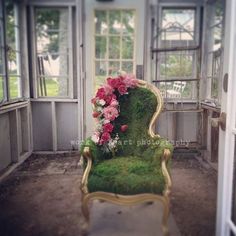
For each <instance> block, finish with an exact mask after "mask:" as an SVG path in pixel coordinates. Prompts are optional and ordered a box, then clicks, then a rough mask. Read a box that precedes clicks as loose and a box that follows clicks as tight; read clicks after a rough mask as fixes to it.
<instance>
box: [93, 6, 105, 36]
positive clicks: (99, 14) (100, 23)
mask: <svg viewBox="0 0 236 236" xmlns="http://www.w3.org/2000/svg"><path fill="white" fill-rule="evenodd" d="M94 21H95V32H96V34H107V29H108V25H107V12H106V11H100V10H96V11H95V19H94Z"/></svg>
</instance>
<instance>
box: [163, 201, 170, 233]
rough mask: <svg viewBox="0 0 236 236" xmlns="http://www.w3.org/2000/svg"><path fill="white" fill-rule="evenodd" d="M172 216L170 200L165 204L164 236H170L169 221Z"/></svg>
mask: <svg viewBox="0 0 236 236" xmlns="http://www.w3.org/2000/svg"><path fill="white" fill-rule="evenodd" d="M169 214H170V205H169V199H167V198H166V199H165V201H164V202H163V217H162V232H163V235H164V236H169V228H168V219H169Z"/></svg>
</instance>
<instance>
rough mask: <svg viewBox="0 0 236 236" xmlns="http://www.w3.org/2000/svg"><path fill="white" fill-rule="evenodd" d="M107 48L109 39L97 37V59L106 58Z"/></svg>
mask: <svg viewBox="0 0 236 236" xmlns="http://www.w3.org/2000/svg"><path fill="white" fill-rule="evenodd" d="M106 50H107V39H106V37H103V36H96V37H95V57H96V58H97V59H105V58H106Z"/></svg>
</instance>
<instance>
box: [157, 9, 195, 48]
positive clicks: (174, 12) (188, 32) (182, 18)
mask: <svg viewBox="0 0 236 236" xmlns="http://www.w3.org/2000/svg"><path fill="white" fill-rule="evenodd" d="M161 28H162V29H161V30H160V34H161V39H162V42H161V43H162V46H165V47H169V46H188V45H191V44H193V42H192V41H193V40H194V38H195V33H194V31H195V10H194V9H178V8H166V9H163V10H162V22H161Z"/></svg>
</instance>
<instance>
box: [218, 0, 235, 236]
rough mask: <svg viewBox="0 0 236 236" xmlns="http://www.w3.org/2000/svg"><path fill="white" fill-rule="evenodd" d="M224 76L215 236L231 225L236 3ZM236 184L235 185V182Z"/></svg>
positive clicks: (230, 8)
mask: <svg viewBox="0 0 236 236" xmlns="http://www.w3.org/2000/svg"><path fill="white" fill-rule="evenodd" d="M225 15H226V22H225V29H226V31H225V41H224V50H225V51H224V65H223V75H224V74H225V73H228V75H229V81H228V92H227V93H225V92H224V91H223V90H222V110H221V111H224V112H226V114H227V120H226V131H225V132H224V131H222V130H220V142H219V158H218V159H219V172H218V199H217V222H216V236H229V235H230V229H235V225H234V224H233V223H232V222H231V208H232V200H231V198H232V188H233V168H234V149H235V143H234V138H235V135H234V133H233V130H234V129H235V113H236V108H235V100H236V80H235V77H236V67H235V65H236V56H235V54H236V53H235V48H236V28H235V22H236V1H234V0H229V1H227V4H226V14H225ZM234 184H235V183H234Z"/></svg>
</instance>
